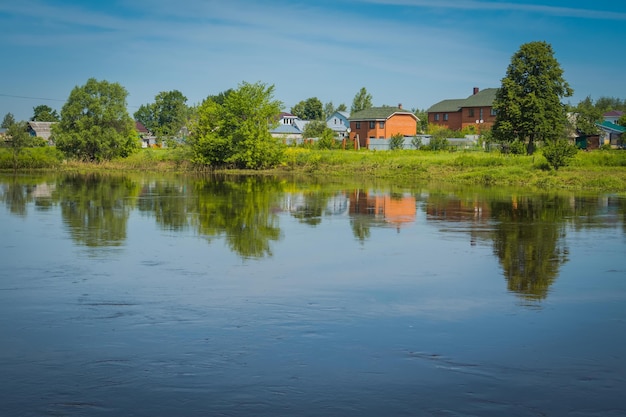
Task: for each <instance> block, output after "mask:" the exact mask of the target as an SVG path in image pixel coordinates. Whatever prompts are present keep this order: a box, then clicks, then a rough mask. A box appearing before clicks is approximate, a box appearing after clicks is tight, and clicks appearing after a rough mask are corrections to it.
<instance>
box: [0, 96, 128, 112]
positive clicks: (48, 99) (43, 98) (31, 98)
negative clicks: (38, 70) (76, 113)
mask: <svg viewBox="0 0 626 417" xmlns="http://www.w3.org/2000/svg"><path fill="white" fill-rule="evenodd" d="M0 97H10V98H21V99H25V100H47V101H62V102H65V101H67V100H66V99H63V100H62V99H60V98H46V97H30V96H17V95H14V94H4V93H0ZM127 107H132V108H137V109H138V108H139V106H131V105H127Z"/></svg>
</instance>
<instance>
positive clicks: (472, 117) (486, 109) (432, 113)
mask: <svg viewBox="0 0 626 417" xmlns="http://www.w3.org/2000/svg"><path fill="white" fill-rule="evenodd" d="M497 91H498V89H497V88H486V89H484V90H482V91H480V90H479V89H478V87H474V90H473V94H472V95H471V96H469V97H468V98H462V99H451V100H443V101H440V102H439V103H437V104H434V105H432V106H431V107H430V108H429V109H428V110H427V112H428V124H429V125H430V124H432V125H439V126H444V127H447V128H448V129H452V130H461V129H463V128H465V127H468V126H474V127H475V128H476V131H478V132H480V131H481V130H483V129H491V127H492V126H493V124H494V123H495V121H496V112H495V111H494V110H493V101H494V100H495V98H496V92H497Z"/></svg>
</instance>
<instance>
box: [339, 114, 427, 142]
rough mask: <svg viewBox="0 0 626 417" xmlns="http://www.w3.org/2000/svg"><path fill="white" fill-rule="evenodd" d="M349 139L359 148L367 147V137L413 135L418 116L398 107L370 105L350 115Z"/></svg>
mask: <svg viewBox="0 0 626 417" xmlns="http://www.w3.org/2000/svg"><path fill="white" fill-rule="evenodd" d="M348 120H349V121H350V139H351V140H352V141H353V143H354V142H356V143H358V146H359V147H361V148H367V143H368V140H369V139H390V138H391V137H392V136H394V135H397V134H401V135H404V136H415V134H416V133H417V122H418V120H419V119H418V118H417V116H416V115H415V114H413V113H412V112H410V111H408V110H404V109H402V105H399V106H398V107H370V108H369V109H365V110H361V111H358V112H356V113H354V114H353V115H351V116H350V118H349V119H348Z"/></svg>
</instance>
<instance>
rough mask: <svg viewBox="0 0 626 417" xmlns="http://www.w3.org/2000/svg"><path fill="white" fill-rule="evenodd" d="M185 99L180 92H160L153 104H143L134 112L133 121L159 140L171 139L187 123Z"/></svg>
mask: <svg viewBox="0 0 626 417" xmlns="http://www.w3.org/2000/svg"><path fill="white" fill-rule="evenodd" d="M186 103H187V97H185V96H184V95H183V94H182V93H181V92H180V91H178V90H172V91H161V92H160V93H159V94H157V95H156V96H155V97H154V103H151V104H143V105H141V106H140V107H139V109H138V110H137V111H136V112H135V114H134V117H135V120H137V121H139V122H141V123H142V124H143V125H144V126H145V127H146V129H148V130H149V131H151V132H153V133H154V134H155V135H156V136H158V137H159V138H171V137H174V136H176V135H177V134H178V132H180V129H181V128H182V127H183V126H185V125H186V123H187V115H188V108H187V104H186Z"/></svg>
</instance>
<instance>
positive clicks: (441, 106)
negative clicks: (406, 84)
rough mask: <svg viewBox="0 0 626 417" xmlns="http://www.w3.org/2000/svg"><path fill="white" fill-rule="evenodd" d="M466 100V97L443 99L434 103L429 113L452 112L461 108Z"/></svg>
mask: <svg viewBox="0 0 626 417" xmlns="http://www.w3.org/2000/svg"><path fill="white" fill-rule="evenodd" d="M464 102H465V99H464V98H458V99H451V100H443V101H440V102H439V103H437V104H433V105H432V106H430V108H429V109H428V110H427V111H428V113H448V112H449V113H452V112H455V111H459V110H461V107H463V103H464Z"/></svg>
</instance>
